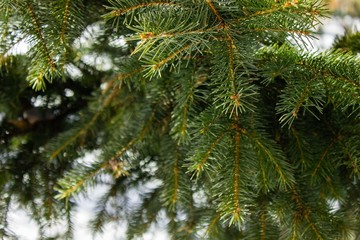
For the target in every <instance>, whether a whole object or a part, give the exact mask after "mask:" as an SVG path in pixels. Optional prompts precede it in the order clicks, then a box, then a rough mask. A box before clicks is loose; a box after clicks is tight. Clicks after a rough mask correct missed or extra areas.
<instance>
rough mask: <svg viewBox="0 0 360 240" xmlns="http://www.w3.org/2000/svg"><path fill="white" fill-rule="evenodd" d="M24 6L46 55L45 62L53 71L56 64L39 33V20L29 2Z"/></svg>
mask: <svg viewBox="0 0 360 240" xmlns="http://www.w3.org/2000/svg"><path fill="white" fill-rule="evenodd" d="M26 6H27V10H28V11H29V14H30V16H31V18H32V21H33V25H34V27H35V30H36V34H37V36H38V39H39V40H40V42H41V46H42V48H43V49H44V52H45V54H46V58H47V61H48V64H49V65H50V66H51V68H52V69H53V70H54V69H56V64H55V62H54V61H53V59H52V57H51V55H50V51H49V49H48V47H47V46H46V42H45V39H44V36H43V34H42V32H41V26H40V22H39V19H38V17H37V15H36V13H35V11H34V9H33V7H32V6H31V4H30V2H29V1H26Z"/></svg>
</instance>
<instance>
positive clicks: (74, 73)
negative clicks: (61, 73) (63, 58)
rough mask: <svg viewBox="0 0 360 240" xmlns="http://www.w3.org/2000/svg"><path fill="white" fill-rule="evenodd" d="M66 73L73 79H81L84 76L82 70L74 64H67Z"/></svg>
mask: <svg viewBox="0 0 360 240" xmlns="http://www.w3.org/2000/svg"><path fill="white" fill-rule="evenodd" d="M65 71H66V73H67V74H68V75H69V76H70V77H71V78H72V79H79V78H81V77H82V76H83V74H82V72H81V70H80V69H79V68H78V67H77V66H75V65H74V64H72V63H70V64H66V66H65Z"/></svg>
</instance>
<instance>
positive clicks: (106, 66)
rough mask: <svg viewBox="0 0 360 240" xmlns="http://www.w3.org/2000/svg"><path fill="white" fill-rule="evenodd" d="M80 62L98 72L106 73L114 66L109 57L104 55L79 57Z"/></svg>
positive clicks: (90, 54) (91, 54) (92, 54)
mask: <svg viewBox="0 0 360 240" xmlns="http://www.w3.org/2000/svg"><path fill="white" fill-rule="evenodd" d="M81 60H82V61H83V62H84V63H86V64H88V65H90V66H93V67H95V68H96V69H97V70H99V71H108V70H110V69H112V68H113V66H114V65H113V63H112V61H111V59H110V57H109V56H107V55H105V54H102V55H99V54H95V53H87V54H84V55H83V56H81Z"/></svg>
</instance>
